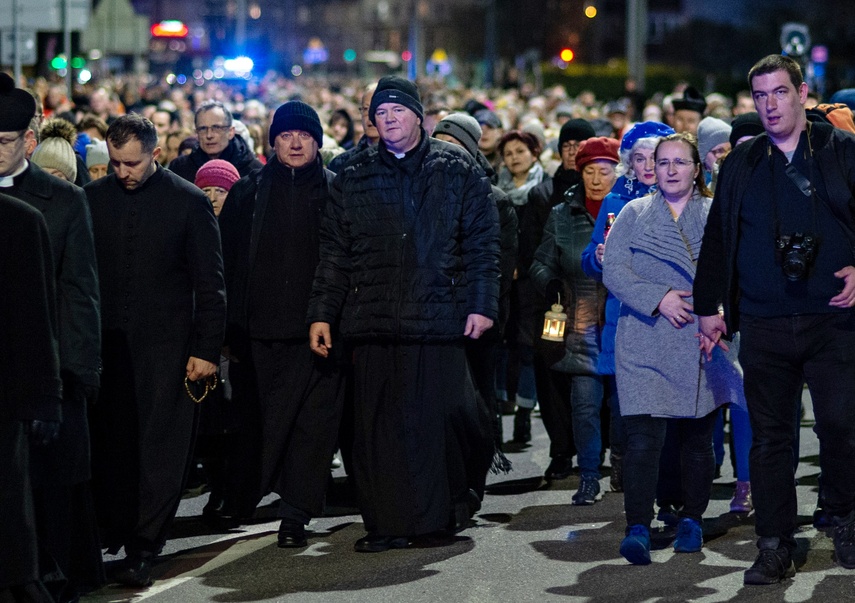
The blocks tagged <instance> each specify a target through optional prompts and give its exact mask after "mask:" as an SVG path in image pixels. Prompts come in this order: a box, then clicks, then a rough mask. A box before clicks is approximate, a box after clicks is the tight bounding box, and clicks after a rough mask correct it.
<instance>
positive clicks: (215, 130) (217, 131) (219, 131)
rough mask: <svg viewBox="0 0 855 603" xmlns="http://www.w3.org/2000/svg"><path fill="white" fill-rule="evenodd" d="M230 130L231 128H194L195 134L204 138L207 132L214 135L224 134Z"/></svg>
mask: <svg viewBox="0 0 855 603" xmlns="http://www.w3.org/2000/svg"><path fill="white" fill-rule="evenodd" d="M230 128H231V126H199V127H197V128H196V134H198V135H199V136H205V135H206V134H207V133H208V132H209V131H211V132H213V133H214V134H225V133H226V132H228V131H229V129H230Z"/></svg>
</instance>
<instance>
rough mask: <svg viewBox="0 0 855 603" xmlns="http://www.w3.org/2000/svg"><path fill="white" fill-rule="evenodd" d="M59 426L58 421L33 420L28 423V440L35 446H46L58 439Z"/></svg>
mask: <svg viewBox="0 0 855 603" xmlns="http://www.w3.org/2000/svg"><path fill="white" fill-rule="evenodd" d="M59 426H60V422H59V421H40V420H39V419H33V421H31V422H30V440H32V442H33V444H35V445H36V446H47V445H48V444H50V443H51V442H53V441H54V440H55V439H57V438H58V437H59Z"/></svg>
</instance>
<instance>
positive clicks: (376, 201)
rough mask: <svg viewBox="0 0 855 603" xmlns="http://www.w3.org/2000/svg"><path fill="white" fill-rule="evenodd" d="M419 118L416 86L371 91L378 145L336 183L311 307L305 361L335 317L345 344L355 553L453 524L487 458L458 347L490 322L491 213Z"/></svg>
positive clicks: (463, 516)
mask: <svg viewBox="0 0 855 603" xmlns="http://www.w3.org/2000/svg"><path fill="white" fill-rule="evenodd" d="M423 115H424V113H423V109H422V105H421V101H420V100H419V93H418V89H417V88H416V86H415V84H413V83H411V82H409V81H407V80H404V79H402V78H399V77H396V76H387V77H384V78H382V79H381V80H380V81H379V82H378V84H377V88H376V90H375V92H374V97H373V98H372V100H371V107H370V110H369V117H370V119H371V120H372V121H373V123H374V124H375V125H376V126H377V129H378V131H379V132H380V142H379V143H378V145H377V146H375V147H371V148H369V149H366V150H365V151H363V152H362V153H359V154H358V155H357V156H355V157H354V158H353V159H351V160H350V161H349V162H348V164H347V166H346V167H345V169H344V171H342V172H341V173H340V174H339V175H338V176H337V177H336V180H335V184H334V187H333V201H332V202H331V203H330V204H329V205H328V208H329V209H328V211H327V213H326V217H325V219H324V221H323V224H322V227H321V259H320V264H319V265H318V270H317V272H316V275H315V283H314V288H313V291H312V297H311V300H310V303H309V313H308V320H309V322H310V323H311V327H310V331H309V339H310V345H311V346H312V350H313V351H315V353H317V354H319V355H321V356H323V357H327V356H328V355H329V354H330V353H331V352H332V349H331V346H333V345H340V344H338V343H336V342H335V341H334V340H332V338H331V332H332V327H333V325H335V324H337V323H338V321H339V319H340V320H341V332H342V336H343V337H344V338H346V339H349V340H350V341H352V342H353V343H354V354H353V357H354V390H355V392H356V393H355V401H354V405H355V415H356V420H355V441H354V447H353V448H354V450H353V472H354V477H355V481H356V487H357V492H358V496H359V501H360V508H361V511H362V517H363V520H364V521H365V527H366V530H367V531H368V535H367V536H366V537H364V538H362V539H360V540H359V541H357V543H356V545H355V549H356V550H357V551H360V552H379V551H385V550H388V549H390V548H401V547H406V546H407V545H408V544H409V542H410V538H412V537H415V536H421V535H426V534H430V533H435V532H437V531H440V530H446V529H452V530H454V529H462V528H464V527H465V526H466V525H468V522H469V518H470V516H471V514H472V513H474V511H475V510H477V508H478V507H479V506H480V501H479V500H478V497H477V495H476V494H475V493H474V492H471V488H472V485H474V481H475V479H476V478H477V479H483V478H482V477H480V476H483V474H484V473H485V472H486V471H487V467H488V466H489V463H490V460H491V458H492V450H489V449H487V448H486V447H485V446H483V442H484V439H485V437H486V438H489V433H488V430H489V427H488V426H487V425H485V424H483V422H482V421H480V420H479V418H478V411H477V403H476V399H475V391H474V388H473V385H472V381H471V378H470V375H469V371H468V368H467V364H466V355H465V348H464V345H463V341H464V337H470V338H472V339H477V338H479V337H480V336H481V335H482V334H483V333H484V332H485V331H486V330H487V329H489V328H490V327H491V326H492V325H493V323H494V321H495V320H496V318H497V309H498V294H499V219H498V212H497V210H496V205H495V203H494V202H493V201H492V200H491V199H490V185H489V182H488V180H487V178H486V176H485V175H484V172H483V171H482V170H481V169H480V168H479V167H478V166H477V164H476V163H475V160H474V159H473V158H472V157H471V156H470V155H468V154H467V153H466V152H465V151H464V150H462V149H460V148H458V147H456V146H454V145H451V144H449V143H447V142H442V141H440V140H436V139H433V138H430V137H428V136H427V135H426V133H425V132H424V129H423V128H422V127H421V122H422V119H423ZM336 341H337V340H336ZM473 498H474V500H473Z"/></svg>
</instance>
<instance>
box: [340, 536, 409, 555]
mask: <svg viewBox="0 0 855 603" xmlns="http://www.w3.org/2000/svg"><path fill="white" fill-rule="evenodd" d="M408 546H410V539H409V538H407V537H406V536H380V535H379V534H368V535H367V536H365V537H364V538H360V539H359V540H357V541H356V544H354V545H353V550H354V551H356V552H357V553H382V552H383V551H388V550H389V549H405V548H407V547H408Z"/></svg>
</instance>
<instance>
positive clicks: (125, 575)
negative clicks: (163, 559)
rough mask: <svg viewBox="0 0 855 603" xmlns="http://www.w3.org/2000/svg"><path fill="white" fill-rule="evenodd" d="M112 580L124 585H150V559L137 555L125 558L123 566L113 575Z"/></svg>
mask: <svg viewBox="0 0 855 603" xmlns="http://www.w3.org/2000/svg"><path fill="white" fill-rule="evenodd" d="M113 581H114V582H116V583H118V584H122V585H124V586H135V587H145V586H151V561H150V560H148V559H141V558H139V557H128V558H127V559H125V563H124V567H123V568H122V569H121V570H120V571H119V573H117V574H116V575H115V576H113Z"/></svg>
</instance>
